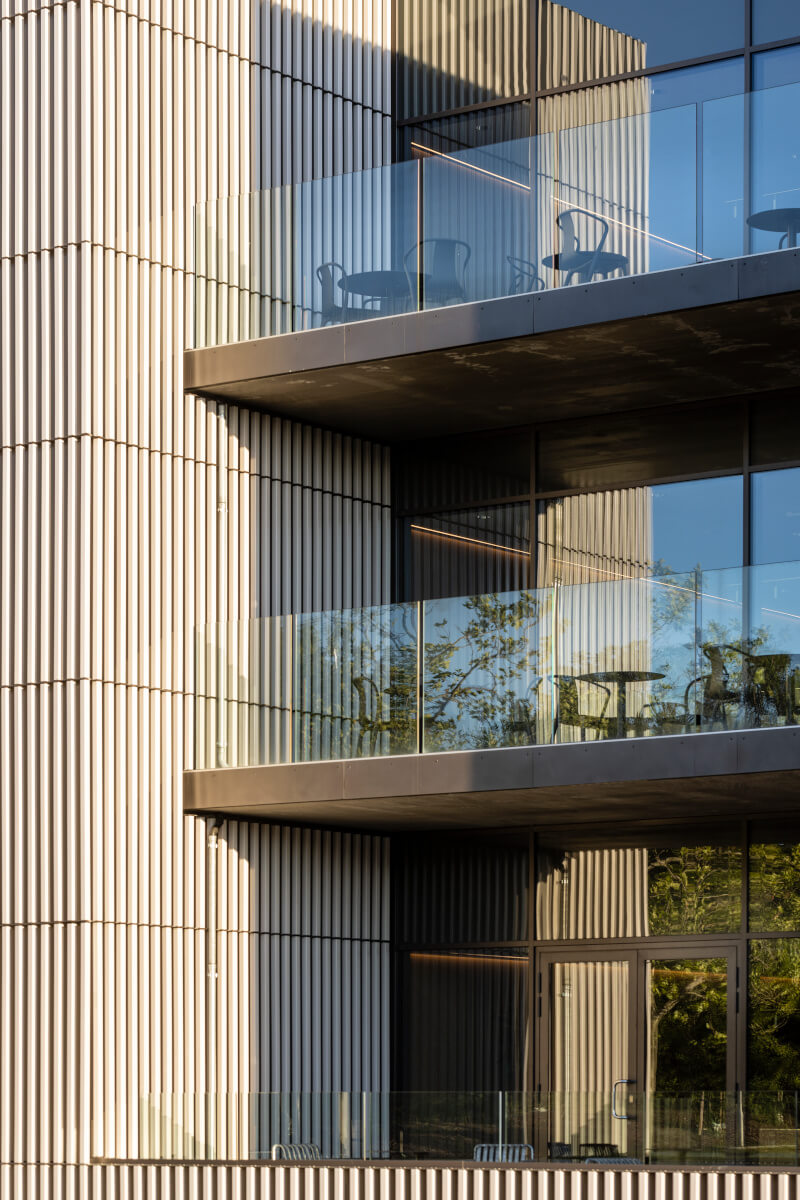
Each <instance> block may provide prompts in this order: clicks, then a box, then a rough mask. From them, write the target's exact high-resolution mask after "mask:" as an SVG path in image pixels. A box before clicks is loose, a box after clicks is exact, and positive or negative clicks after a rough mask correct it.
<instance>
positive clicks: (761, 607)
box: [744, 563, 800, 727]
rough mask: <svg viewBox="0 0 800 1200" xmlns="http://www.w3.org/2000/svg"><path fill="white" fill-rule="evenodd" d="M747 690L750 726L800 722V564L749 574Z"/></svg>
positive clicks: (758, 569) (773, 566)
mask: <svg viewBox="0 0 800 1200" xmlns="http://www.w3.org/2000/svg"><path fill="white" fill-rule="evenodd" d="M748 579H749V585H750V586H749V592H748V596H747V601H748V608H747V616H748V621H749V636H748V638H747V644H746V650H747V654H746V658H745V662H744V668H745V687H746V701H747V705H748V724H749V725H750V726H751V727H753V726H755V727H758V726H763V725H796V724H797V723H798V721H799V720H800V563H770V564H767V565H764V566H758V567H751V568H750V570H749V572H748Z"/></svg>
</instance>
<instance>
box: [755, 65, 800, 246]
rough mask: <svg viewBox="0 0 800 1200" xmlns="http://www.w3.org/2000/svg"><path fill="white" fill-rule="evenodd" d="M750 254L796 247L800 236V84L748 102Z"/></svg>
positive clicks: (762, 93)
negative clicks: (799, 116)
mask: <svg viewBox="0 0 800 1200" xmlns="http://www.w3.org/2000/svg"><path fill="white" fill-rule="evenodd" d="M748 102H749V110H750V144H751V147H752V150H751V181H750V191H751V198H750V217H749V222H748V224H749V225H750V228H751V243H750V246H751V249H752V250H753V251H765V250H777V249H778V248H779V247H780V246H781V245H782V246H786V245H787V244H788V245H789V246H790V247H791V246H794V245H797V243H798V237H799V236H800V159H799V158H798V134H797V114H798V109H800V83H792V84H787V85H784V86H783V87H776V88H766V89H765V90H764V91H760V92H752V93H751V94H750V96H749V101H748Z"/></svg>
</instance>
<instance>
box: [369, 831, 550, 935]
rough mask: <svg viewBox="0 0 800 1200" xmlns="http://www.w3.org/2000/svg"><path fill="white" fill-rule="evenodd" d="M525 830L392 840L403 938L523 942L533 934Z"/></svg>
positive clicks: (527, 846) (397, 913)
mask: <svg viewBox="0 0 800 1200" xmlns="http://www.w3.org/2000/svg"><path fill="white" fill-rule="evenodd" d="M529 869H530V855H529V844H528V833H527V831H526V830H507V831H503V832H502V833H496V832H494V831H492V830H484V831H482V832H481V833H480V834H479V835H474V834H472V835H469V834H468V835H463V834H462V835H459V834H452V835H449V836H447V837H444V836H442V837H427V838H425V839H420V838H419V837H417V836H412V837H409V838H408V839H407V840H406V839H403V838H399V837H398V838H395V839H394V840H393V842H392V873H393V878H394V879H395V880H396V884H397V886H396V888H395V894H396V896H397V897H398V901H397V907H396V912H395V919H396V923H397V940H398V942H400V943H401V944H404V943H405V944H411V945H416V946H420V945H428V946H441V945H447V944H448V943H449V944H454V943H459V944H470V943H475V942H519V941H524V940H525V938H527V936H528V872H529Z"/></svg>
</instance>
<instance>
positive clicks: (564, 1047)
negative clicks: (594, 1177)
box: [392, 817, 800, 1165]
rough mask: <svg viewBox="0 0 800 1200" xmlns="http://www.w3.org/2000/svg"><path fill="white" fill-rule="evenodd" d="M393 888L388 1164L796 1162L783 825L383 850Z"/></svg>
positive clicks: (798, 833)
mask: <svg viewBox="0 0 800 1200" xmlns="http://www.w3.org/2000/svg"><path fill="white" fill-rule="evenodd" d="M393 888H394V931H393V938H394V947H395V957H394V971H395V974H394V978H395V989H394V994H395V1000H394V1007H393V1013H394V1017H393V1022H394V1038H393V1090H394V1091H395V1092H396V1093H397V1095H396V1097H395V1099H394V1101H393V1104H394V1110H393V1126H392V1129H393V1132H392V1138H393V1145H394V1150H395V1152H397V1153H399V1154H404V1155H405V1156H407V1157H454V1156H455V1157H466V1158H471V1157H472V1149H473V1145H474V1144H479V1143H481V1142H496V1141H497V1140H498V1136H499V1134H502V1136H500V1137H499V1140H506V1141H520V1142H531V1143H534V1142H535V1143H536V1153H537V1158H550V1159H571V1160H572V1161H586V1160H587V1159H595V1160H596V1159H598V1158H600V1159H611V1158H614V1157H625V1156H627V1157H631V1158H632V1159H634V1160H637V1161H651V1162H675V1163H680V1162H684V1163H690V1162H713V1161H723V1162H732V1161H741V1162H755V1163H764V1164H766V1163H772V1162H778V1163H785V1164H791V1165H800V1155H799V1154H798V1144H799V1143H798V1138H800V1120H798V1105H799V1103H800V825H798V823H797V821H796V819H795V820H792V819H787V818H786V817H784V818H781V819H774V820H767V819H763V820H756V821H751V822H744V821H736V822H730V821H729V822H727V823H725V825H724V826H723V825H720V824H715V823H697V824H694V825H682V826H677V825H676V826H663V827H654V826H652V825H650V826H648V825H641V826H636V825H635V824H634V825H630V824H628V825H627V826H625V827H624V828H623V827H615V826H608V827H606V828H605V829H601V828H595V829H594V830H585V829H584V830H575V829H572V830H562V831H556V830H552V831H547V830H539V831H529V830H525V829H519V830H506V831H503V832H502V833H500V834H498V833H496V832H493V831H481V832H479V833H476V834H472V835H469V834H453V835H449V836H448V835H439V836H436V837H433V838H428V839H426V841H425V842H424V844H422V845H420V844H419V841H418V839H414V838H410V839H396V840H395V842H394V843H393ZM422 1093H424V1095H423V1094H422Z"/></svg>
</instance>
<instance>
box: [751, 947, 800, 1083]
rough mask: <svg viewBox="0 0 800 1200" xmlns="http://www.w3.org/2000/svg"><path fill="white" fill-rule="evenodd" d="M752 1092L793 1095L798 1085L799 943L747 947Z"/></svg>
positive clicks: (799, 1063) (799, 1047) (799, 1052)
mask: <svg viewBox="0 0 800 1200" xmlns="http://www.w3.org/2000/svg"><path fill="white" fill-rule="evenodd" d="M749 982H750V996H749V1021H748V1025H749V1068H748V1070H749V1077H748V1087H749V1089H750V1090H751V1091H769V1092H775V1091H781V1090H784V1089H791V1090H792V1091H794V1090H795V1089H796V1088H797V1087H798V1083H800V940H795V939H789V938H776V939H774V940H764V941H752V942H751V943H750V970H749Z"/></svg>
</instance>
